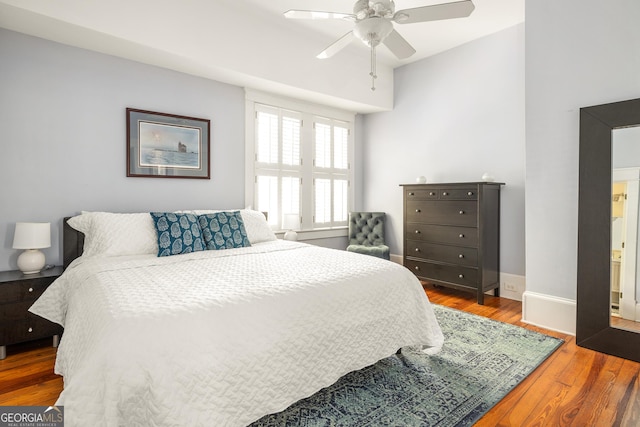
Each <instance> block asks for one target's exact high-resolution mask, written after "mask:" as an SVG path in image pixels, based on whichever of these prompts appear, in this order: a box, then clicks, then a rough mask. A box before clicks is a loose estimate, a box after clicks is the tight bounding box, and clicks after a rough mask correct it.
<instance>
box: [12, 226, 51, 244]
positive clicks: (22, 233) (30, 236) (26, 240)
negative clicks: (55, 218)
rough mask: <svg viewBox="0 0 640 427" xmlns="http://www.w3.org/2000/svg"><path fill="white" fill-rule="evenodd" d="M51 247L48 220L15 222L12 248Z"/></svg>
mask: <svg viewBox="0 0 640 427" xmlns="http://www.w3.org/2000/svg"><path fill="white" fill-rule="evenodd" d="M48 247H51V224H50V223H48V222H17V223H16V231H15V234H14V235H13V248H14V249H41V248H48Z"/></svg>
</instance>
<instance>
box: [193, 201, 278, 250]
mask: <svg viewBox="0 0 640 427" xmlns="http://www.w3.org/2000/svg"><path fill="white" fill-rule="evenodd" d="M224 210H226V211H234V210H238V209H224ZM222 211H223V209H217V210H206V209H205V210H196V211H185V212H189V213H192V214H194V215H206V214H211V213H216V212H222ZM240 215H242V222H244V229H245V230H246V231H247V238H248V239H249V242H251V244H252V245H253V244H255V243H260V242H269V241H271V240H278V238H277V237H276V235H275V233H274V232H273V230H272V229H271V227H270V226H269V223H268V222H267V218H265V216H264V214H263V213H262V212H260V211H254V210H252V209H240Z"/></svg>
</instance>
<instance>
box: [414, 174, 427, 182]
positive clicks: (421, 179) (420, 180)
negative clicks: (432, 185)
mask: <svg viewBox="0 0 640 427" xmlns="http://www.w3.org/2000/svg"><path fill="white" fill-rule="evenodd" d="M416 183H418V184H426V183H427V177H426V176H422V175H420V176H419V177H417V178H416Z"/></svg>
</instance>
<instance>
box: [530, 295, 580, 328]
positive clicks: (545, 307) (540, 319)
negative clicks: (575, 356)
mask: <svg viewBox="0 0 640 427" xmlns="http://www.w3.org/2000/svg"><path fill="white" fill-rule="evenodd" d="M522 321H523V322H525V323H529V324H531V325H535V326H540V327H541V328H545V329H550V330H552V331H558V332H562V333H565V334H569V335H575V334H576V302H575V301H574V300H570V299H566V298H560V297H556V296H553V295H545V294H538V293H535V292H529V291H526V292H525V293H524V294H523V295H522Z"/></svg>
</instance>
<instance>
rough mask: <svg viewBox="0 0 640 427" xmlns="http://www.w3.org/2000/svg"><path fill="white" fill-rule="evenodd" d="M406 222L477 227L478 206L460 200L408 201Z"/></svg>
mask: <svg viewBox="0 0 640 427" xmlns="http://www.w3.org/2000/svg"><path fill="white" fill-rule="evenodd" d="M407 221H408V222H420V223H423V224H444V225H464V226H469V227H475V226H477V225H478V204H477V203H476V202H474V201H462V200H434V201H423V200H415V201H411V200H408V201H407Z"/></svg>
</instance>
